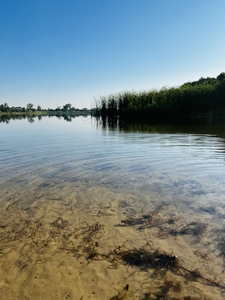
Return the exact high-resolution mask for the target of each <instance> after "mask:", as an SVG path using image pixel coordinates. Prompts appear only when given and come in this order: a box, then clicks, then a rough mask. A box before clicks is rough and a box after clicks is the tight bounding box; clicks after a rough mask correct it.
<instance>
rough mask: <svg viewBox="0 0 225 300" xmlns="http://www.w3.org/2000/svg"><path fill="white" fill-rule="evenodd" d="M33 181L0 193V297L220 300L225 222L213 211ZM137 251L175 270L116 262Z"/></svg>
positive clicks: (224, 284)
mask: <svg viewBox="0 0 225 300" xmlns="http://www.w3.org/2000/svg"><path fill="white" fill-rule="evenodd" d="M35 180H36V181H35V182H31V183H26V184H24V185H23V184H20V185H14V184H13V182H7V184H5V186H4V185H2V191H3V192H2V193H1V198H0V217H1V219H0V265H1V268H0V295H1V299H54V300H55V299H93V300H95V299H96V300H97V299H114V300H116V299H185V300H188V299H224V297H225V276H224V257H225V224H224V221H223V220H222V218H221V220H222V221H221V222H220V223H218V220H217V219H216V217H215V215H214V216H213V214H212V213H210V210H212V208H210V207H204V206H202V208H201V209H202V210H201V212H202V213H201V214H199V213H198V211H197V208H198V207H197V206H196V207H195V208H196V213H193V209H192V211H191V210H188V209H186V207H185V204H184V205H183V206H182V205H180V206H179V208H178V207H176V205H175V203H173V202H172V201H171V202H170V203H162V202H159V200H158V199H155V198H154V195H145V194H144V193H143V194H142V195H140V198H139V197H138V196H137V195H136V194H135V195H134V194H132V193H128V192H127V191H126V192H125V191H123V190H120V191H117V190H113V189H110V188H106V187H101V186H88V185H87V184H84V183H79V182H76V183H71V182H70V183H62V184H57V185H55V184H51V183H43V182H42V181H41V179H35ZM12 186H14V188H13V190H12ZM192 208H193V207H192ZM224 212H225V210H224V208H222V207H220V210H219V211H217V213H219V214H220V216H223V215H224ZM215 213H216V211H215ZM135 249H136V250H139V251H140V249H146V251H149V253H160V254H164V255H167V256H168V257H171V258H172V257H176V260H177V264H176V265H178V266H181V267H182V268H180V267H176V266H172V267H171V265H170V264H165V265H162V266H156V265H154V263H148V264H146V261H145V260H144V258H143V263H140V264H137V263H136V262H135V258H134V260H132V259H131V263H128V261H125V260H123V254H124V253H129V254H130V253H131V254H132V253H134V252H132V251H133V250H135ZM156 251H158V252H156ZM132 255H133V256H134V254H132ZM132 262H133V265H132Z"/></svg>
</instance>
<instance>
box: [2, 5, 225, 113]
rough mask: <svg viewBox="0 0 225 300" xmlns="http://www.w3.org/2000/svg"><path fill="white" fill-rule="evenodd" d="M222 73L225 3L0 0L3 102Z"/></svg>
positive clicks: (53, 103)
mask: <svg viewBox="0 0 225 300" xmlns="http://www.w3.org/2000/svg"><path fill="white" fill-rule="evenodd" d="M224 71H225V0H0V104H1V103H4V102H7V103H8V104H9V106H26V104H27V103H29V102H31V103H33V104H34V106H35V107H36V106H37V105H41V106H42V107H43V108H48V107H51V108H56V107H57V106H63V105H64V104H66V103H71V104H72V106H75V107H77V108H83V107H87V108H90V107H91V106H93V103H94V100H95V99H98V97H99V96H102V95H108V94H110V93H117V92H122V91H128V90H134V91H141V90H146V91H147V90H151V89H153V88H160V87H163V86H178V85H180V84H182V83H184V82H186V81H193V80H198V79H199V78H200V77H208V76H209V77H216V76H217V75H219V74H220V73H221V72H224Z"/></svg>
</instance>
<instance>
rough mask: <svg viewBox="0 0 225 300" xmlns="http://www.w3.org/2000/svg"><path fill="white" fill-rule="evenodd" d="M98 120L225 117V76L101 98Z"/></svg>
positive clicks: (98, 107)
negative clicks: (117, 118) (116, 118)
mask: <svg viewBox="0 0 225 300" xmlns="http://www.w3.org/2000/svg"><path fill="white" fill-rule="evenodd" d="M96 116H101V117H103V118H106V117H108V118H114V117H117V116H119V117H121V118H122V119H129V118H130V119H135V118H136V119H138V118H139V119H143V118H144V119H147V120H159V119H163V120H164V119H176V118H177V119H181V118H190V117H194V118H195V117H202V118H218V117H225V72H223V73H221V74H220V75H219V76H217V78H212V77H207V78H200V79H199V80H198V81H193V82H187V83H184V84H183V85H181V86H180V87H171V88H162V89H160V90H151V91H149V92H123V93H118V94H115V95H109V96H107V97H100V99H99V101H96Z"/></svg>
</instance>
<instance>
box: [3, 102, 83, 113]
mask: <svg viewBox="0 0 225 300" xmlns="http://www.w3.org/2000/svg"><path fill="white" fill-rule="evenodd" d="M35 111H43V112H44V111H62V112H79V111H87V108H82V109H79V108H75V107H73V106H72V105H71V104H70V103H67V104H65V105H63V106H62V107H61V106H58V107H57V108H55V109H52V108H48V109H42V108H41V106H40V105H38V106H37V107H36V108H35V107H34V105H33V104H32V103H28V104H27V106H26V107H21V106H17V107H15V106H11V107H10V106H9V105H8V103H3V104H0V112H2V113H10V112H17V113H26V112H35Z"/></svg>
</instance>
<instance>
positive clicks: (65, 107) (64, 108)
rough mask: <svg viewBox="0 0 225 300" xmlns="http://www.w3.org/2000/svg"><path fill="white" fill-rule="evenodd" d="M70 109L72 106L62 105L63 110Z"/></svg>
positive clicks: (68, 104)
mask: <svg viewBox="0 0 225 300" xmlns="http://www.w3.org/2000/svg"><path fill="white" fill-rule="evenodd" d="M71 107H72V105H71V104H70V103H67V104H65V105H63V110H70V109H71Z"/></svg>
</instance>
